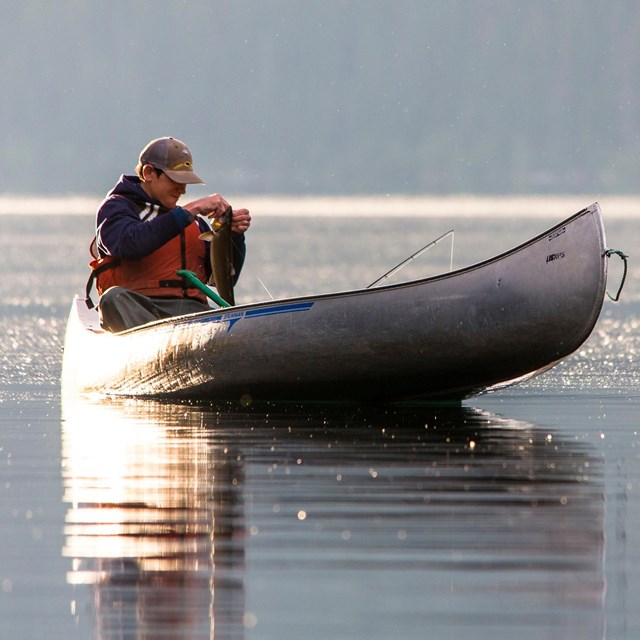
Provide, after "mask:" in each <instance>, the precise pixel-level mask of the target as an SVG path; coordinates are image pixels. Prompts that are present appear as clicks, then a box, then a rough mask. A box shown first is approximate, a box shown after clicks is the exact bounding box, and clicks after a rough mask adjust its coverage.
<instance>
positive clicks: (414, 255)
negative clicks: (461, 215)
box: [367, 229, 454, 289]
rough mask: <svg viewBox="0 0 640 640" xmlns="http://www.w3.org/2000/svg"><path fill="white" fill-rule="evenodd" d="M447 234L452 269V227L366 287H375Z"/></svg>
mask: <svg viewBox="0 0 640 640" xmlns="http://www.w3.org/2000/svg"><path fill="white" fill-rule="evenodd" d="M447 236H451V259H450V261H449V271H453V239H454V232H453V229H449V231H447V232H446V233H443V234H442V235H441V236H440V237H439V238H436V239H435V240H432V241H431V242H430V243H429V244H426V245H425V246H424V247H422V249H418V251H416V252H415V253H413V254H412V255H410V256H409V257H408V258H407V259H406V260H403V261H402V262H401V263H400V264H398V265H396V266H395V267H393V269H391V270H390V271H387V273H385V274H384V275H383V276H380V277H379V278H378V279H377V280H376V281H375V282H372V283H371V284H370V285H369V286H368V287H367V289H371V287H375V286H376V285H377V284H378V283H380V282H382V281H383V280H387V279H388V278H390V277H391V276H392V275H393V274H394V273H397V272H398V271H400V269H402V268H403V267H405V266H406V265H407V264H409V262H411V261H412V260H415V259H416V258H418V257H419V256H421V255H422V254H423V253H424V252H425V251H427V250H428V249H431V247H435V245H437V244H438V243H439V242H441V241H442V240H444V239H445V238H446V237H447Z"/></svg>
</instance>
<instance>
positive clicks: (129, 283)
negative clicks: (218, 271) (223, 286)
mask: <svg viewBox="0 0 640 640" xmlns="http://www.w3.org/2000/svg"><path fill="white" fill-rule="evenodd" d="M200 233H201V231H200V227H199V226H198V223H197V222H192V223H191V224H190V225H189V226H188V227H186V228H185V229H183V230H182V231H181V232H180V234H179V235H177V236H175V237H174V238H172V239H171V240H169V242H167V243H165V244H163V245H162V246H161V247H160V248H158V249H156V250H155V251H154V252H153V253H151V254H149V255H148V256H145V257H144V258H140V259H138V260H128V259H125V258H116V257H113V256H107V257H105V258H101V257H99V256H97V255H96V254H97V250H96V247H95V238H94V240H93V242H92V243H91V247H90V251H91V255H92V256H93V257H94V258H95V259H94V260H92V261H91V262H90V263H89V266H90V267H91V276H90V278H89V282H88V283H87V301H89V291H90V289H91V286H92V282H93V280H95V282H96V288H97V289H98V293H99V294H100V295H102V294H103V293H104V292H105V291H106V290H107V289H109V287H114V286H117V285H119V286H121V287H126V288H127V289H131V290H132V291H137V292H139V293H142V294H144V295H145V296H150V297H152V298H153V297H156V298H195V299H196V300H200V301H201V302H204V303H205V304H206V302H207V297H206V296H205V295H204V294H203V293H202V292H201V291H200V290H199V289H196V288H195V287H191V286H189V282H188V281H187V280H185V279H183V278H180V277H179V276H177V275H176V271H177V270H178V269H186V270H188V271H193V272H194V273H195V274H196V275H197V276H198V278H199V279H200V280H201V281H202V282H206V281H207V272H206V266H205V265H206V264H207V262H208V260H209V256H208V253H207V251H206V245H205V243H204V241H202V240H200V238H199V236H200Z"/></svg>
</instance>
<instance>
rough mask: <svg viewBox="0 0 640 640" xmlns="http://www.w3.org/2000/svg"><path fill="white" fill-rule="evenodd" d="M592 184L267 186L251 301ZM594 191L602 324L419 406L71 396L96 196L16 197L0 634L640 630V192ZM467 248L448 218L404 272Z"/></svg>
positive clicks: (244, 281)
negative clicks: (528, 374) (329, 191)
mask: <svg viewBox="0 0 640 640" xmlns="http://www.w3.org/2000/svg"><path fill="white" fill-rule="evenodd" d="M576 203H577V204H576V206H574V207H571V208H568V209H566V210H564V211H562V213H561V214H559V215H558V214H557V210H558V208H559V207H558V203H557V202H550V203H548V204H547V205H544V206H543V208H542V209H540V208H535V207H534V208H533V209H531V208H528V209H526V210H525V212H524V213H522V210H521V209H519V208H517V207H516V206H515V204H514V205H513V210H512V211H511V210H509V209H508V207H507V208H506V209H505V206H504V203H502V204H500V203H497V204H496V207H495V209H494V211H498V210H499V211H500V215H496V216H493V215H490V212H491V208H489V213H487V212H486V211H485V210H484V209H483V208H482V207H479V206H477V207H476V208H475V209H473V206H472V205H473V203H471V205H469V203H466V204H465V206H467V207H470V212H471V213H472V214H473V215H457V214H456V208H455V206H454V207H452V210H451V211H442V210H439V211H438V212H437V215H420V203H419V202H415V201H414V202H412V203H411V209H410V210H409V209H408V208H407V209H403V207H402V206H400V207H399V208H398V209H397V210H392V208H390V213H389V215H384V213H385V211H384V207H382V211H376V212H375V213H376V215H373V216H367V215H366V214H367V206H368V204H367V203H366V202H364V201H361V202H358V201H347V202H345V201H336V202H335V203H331V202H329V205H330V206H329V207H328V209H327V214H330V215H321V214H320V213H319V212H318V209H321V208H322V207H321V206H319V205H318V203H317V202H315V203H314V202H311V201H306V202H302V203H298V204H297V205H296V203H295V202H294V203H288V204H287V207H286V213H287V214H288V215H286V216H276V215H270V214H269V212H268V211H266V209H267V208H268V207H267V206H266V205H265V212H264V213H265V215H263V216H262V217H261V210H260V203H259V202H257V203H256V204H255V205H252V206H253V213H254V224H253V227H252V229H251V232H250V235H249V238H248V240H249V252H250V253H249V258H248V261H247V264H246V268H245V271H244V272H243V274H242V278H241V282H240V285H239V287H238V290H237V298H238V299H239V300H241V301H249V300H258V299H265V298H267V297H268V294H267V293H266V292H265V287H266V289H268V290H269V292H270V293H271V294H272V295H273V296H276V297H280V296H286V295H295V294H302V293H311V292H318V291H330V290H339V289H347V288H351V287H360V286H366V285H368V284H369V283H371V282H373V281H374V280H375V279H376V278H378V277H379V276H380V275H382V274H383V273H385V272H386V271H387V270H389V269H390V268H391V267H393V266H394V265H395V264H397V263H399V262H400V261H401V260H403V259H404V258H406V257H408V256H409V255H410V254H411V253H413V252H414V251H416V250H417V249H419V248H420V247H422V246H423V245H425V244H426V243H427V242H429V241H430V240H432V239H434V238H436V237H438V236H440V235H441V234H442V233H444V232H445V231H447V230H449V229H452V228H453V229H454V230H455V242H454V246H453V265H454V267H460V266H463V265H466V264H470V263H472V262H476V261H478V260H481V259H484V258H488V257H490V256H491V255H494V254H496V253H499V252H501V251H504V250H506V249H508V248H510V247H512V246H514V245H517V244H520V243H521V242H523V241H524V240H526V239H528V238H529V237H530V236H533V235H537V234H538V233H540V232H542V231H544V230H545V229H547V228H548V227H550V226H551V225H552V224H554V223H555V222H557V221H559V220H560V219H562V218H563V217H566V216H568V215H570V214H572V213H574V212H575V211H576V210H578V209H579V208H581V207H582V206H586V205H588V204H590V200H585V201H581V200H580V199H576ZM321 204H322V203H321ZM326 204H327V203H326V202H325V203H324V205H322V206H326ZM45 205H46V203H45ZM51 206H52V209H53V208H54V203H53V202H52V204H51ZM500 206H501V207H502V208H500ZM601 206H602V209H603V214H604V217H605V225H606V230H607V240H608V243H607V244H608V246H609V247H610V248H614V249H621V250H623V251H625V253H628V254H630V260H629V274H628V279H627V284H626V285H625V288H624V290H623V293H622V298H621V301H620V302H619V303H617V304H616V303H613V302H611V301H609V300H607V301H606V302H605V306H604V309H603V312H602V315H601V318H600V320H599V322H598V324H597V326H596V329H595V331H594V333H593V334H592V336H591V337H590V338H589V340H588V341H587V342H586V343H585V345H584V346H583V347H582V348H581V349H580V350H579V351H578V352H577V353H575V354H574V355H573V356H571V357H570V358H568V359H567V360H566V361H565V362H563V363H562V364H561V365H559V366H558V367H556V368H555V369H553V370H552V371H550V372H548V373H547V374H545V375H543V376H541V377H539V378H536V379H534V380H532V381H530V382H528V383H527V384H526V385H523V386H520V387H513V388H511V389H507V390H503V391H501V392H498V393H494V394H490V395H485V396H481V397H477V398H472V399H470V400H468V401H466V402H465V403H464V404H463V406H462V407H461V408H458V409H456V408H453V409H452V408H448V409H424V410H419V411H417V410H391V409H389V410H384V409H376V410H374V409H372V408H369V407H365V406H362V407H353V408H350V409H348V410H345V409H339V408H338V407H327V406H324V407H313V408H309V407H306V408H305V407H297V406H288V407H273V409H272V411H270V412H269V413H243V412H241V411H239V410H238V411H230V410H228V409H227V408H224V409H223V408H220V407H215V406H202V405H200V406H190V405H184V404H182V405H180V404H162V403H153V402H141V401H119V402H115V401H114V402H97V401H93V402H91V401H89V400H86V401H78V400H74V401H71V400H69V399H68V398H67V399H65V398H63V397H61V392H60V386H59V375H60V362H61V348H62V343H63V333H64V326H65V322H66V315H67V313H68V309H69V306H70V303H71V299H72V297H73V295H74V294H76V293H78V292H81V291H82V289H83V287H84V283H85V280H86V275H87V272H86V263H87V261H88V260H87V248H88V245H89V241H90V240H91V237H92V226H93V217H92V215H91V214H81V213H77V214H75V215H66V214H64V213H62V214H60V213H56V214H50V213H48V211H47V210H44V209H43V210H42V212H41V214H40V215H27V214H21V215H16V214H13V215H12V214H11V212H7V213H4V214H2V215H0V230H1V233H0V265H1V272H2V300H1V301H0V332H1V335H2V341H1V343H0V539H1V540H2V545H0V621H1V625H0V638H1V639H4V638H7V639H9V638H11V639H15V638H24V639H27V638H29V639H31V638H47V639H49V640H51V639H58V638H60V639H62V638H64V639H69V638H87V639H88V638H104V639H114V638H154V639H155V638H191V639H196V638H197V639H199V638H216V639H217V640H220V639H236V638H238V639H239V638H243V639H246V640H252V639H260V640H265V639H269V640H270V639H276V638H277V639H282V638H305V639H307V640H314V639H322V640H326V639H328V638H332V639H345V640H347V639H348V640H365V639H367V640H368V639H385V640H387V639H389V640H391V639H397V638H402V639H403V640H406V639H411V640H413V639H418V638H420V639H422V638H429V639H437V640H439V639H444V638H447V639H449V638H462V637H466V638H473V639H481V640H484V639H489V638H491V639H495V638H500V639H503V638H504V639H509V640H511V639H513V638H518V639H519V640H529V639H536V640H537V639H545V640H546V639H562V640H590V639H596V638H598V639H602V638H610V639H627V638H628V639H636V638H638V637H640V544H639V543H640V534H639V531H640V460H639V457H640V433H639V432H640V366H639V350H640V331H639V327H640V284H639V282H640V279H639V276H640V260H638V259H637V258H636V257H635V255H634V254H635V253H636V251H637V247H638V246H640V203H639V206H637V207H635V211H636V212H637V215H634V214H633V211H634V209H633V206H631V207H630V206H629V203H627V205H626V208H623V207H621V206H620V203H619V202H618V201H613V200H612V201H611V205H610V206H608V202H607V199H606V198H604V199H601ZM55 207H57V208H58V209H59V207H60V203H58V202H57V203H55ZM62 207H63V209H62V210H63V211H64V203H63V205H62ZM69 207H70V208H71V204H70V205H69ZM256 207H257V208H256ZM296 207H298V208H296ZM545 207H546V208H545ZM426 209H427V207H426V205H425V210H426ZM18 210H20V209H19V207H18V205H16V211H18ZM474 211H475V213H474ZM629 211H631V213H629ZM403 212H404V213H405V214H406V215H401V214H402V213H403ZM465 213H469V211H467V210H465ZM450 260H451V241H450V240H448V241H446V242H442V243H441V244H439V245H438V246H437V247H435V248H434V249H433V250H432V251H430V252H428V253H427V254H425V255H423V256H421V257H420V258H419V259H418V260H415V261H414V262H413V263H412V264H411V265H410V266H408V267H407V268H406V269H404V270H403V271H401V272H400V274H398V276H399V277H400V278H409V277H411V276H415V275H428V274H433V273H436V272H438V271H443V270H447V269H448V268H449V263H450ZM621 272H622V270H621V262H620V261H619V260H617V259H615V260H614V259H612V260H611V264H610V274H609V289H610V291H611V292H612V293H614V292H615V290H616V289H617V287H618V284H619V282H620V276H621ZM90 357H91V354H87V358H90ZM96 366H99V364H98V363H96Z"/></svg>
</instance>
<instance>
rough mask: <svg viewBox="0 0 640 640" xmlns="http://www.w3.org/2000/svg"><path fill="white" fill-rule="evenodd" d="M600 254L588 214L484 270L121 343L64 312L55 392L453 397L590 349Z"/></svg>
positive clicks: (602, 279) (596, 225)
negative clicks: (87, 358)
mask: <svg viewBox="0 0 640 640" xmlns="http://www.w3.org/2000/svg"><path fill="white" fill-rule="evenodd" d="M604 251H605V239H604V228H603V224H602V219H601V215H600V210H599V207H598V205H597V204H594V205H592V206H591V207H589V208H587V209H585V210H583V211H581V212H579V213H578V214H576V215H575V216H572V217H571V218H569V219H567V220H566V221H564V222H563V223H561V224H560V225H557V226H556V227H554V228H553V229H550V230H549V231H547V232H545V233H544V234H542V235H540V236H538V237H537V238H534V239H533V240H531V241H529V242H527V243H525V244H523V245H521V246H520V247H517V248H515V249H513V250H512V251H509V252H507V253H505V254H502V255H500V256H497V257H495V258H492V259H491V260H487V261H485V262H482V263H480V264H478V265H474V266H472V267H468V268H466V269H461V270H459V271H455V272H452V273H449V274H445V275H441V276H436V277H433V278H427V279H423V280H416V281H412V282H408V283H403V284H400V285H390V286H384V287H379V288H377V289H363V290H356V291H349V292H342V293H336V294H328V295H321V296H308V297H302V298H295V299H287V300H282V301H276V302H269V303H260V304H255V305H246V306H239V307H234V308H232V309H229V310H215V311H213V310H212V311H211V312H206V313H204V314H195V315H192V316H185V317H183V318H179V319H172V320H170V321H162V322H158V323H154V324H153V325H147V326H146V327H141V328H138V329H135V330H132V331H129V332H126V333H124V334H119V335H111V334H106V333H99V332H95V331H89V330H87V329H86V328H84V326H83V323H82V321H81V319H80V318H79V317H78V316H77V314H76V312H75V309H72V313H71V315H70V320H69V325H68V331H67V339H66V341H65V358H64V363H63V383H64V384H65V386H68V387H71V388H73V389H75V390H77V391H81V392H99V393H106V394H118V395H135V396H150V397H151V396H152V397H176V398H203V399H212V400H232V401H237V400H241V399H242V401H243V402H261V401H270V400H296V401H308V400H329V401H341V400H344V401H410V400H440V399H443V400H444V399H446V400H451V399H453V400H456V399H462V398H464V397H467V396H469V395H474V394H477V393H480V392H482V391H484V390H485V389H487V388H489V387H491V386H493V385H496V384H501V383H504V382H506V381H509V380H512V379H515V378H520V377H522V376H526V375H531V374H535V373H536V372H538V371H541V370H544V369H546V368H548V367H550V366H552V365H553V364H554V363H556V362H558V361H560V360H561V359H563V358H564V357H566V356H567V355H569V354H570V353H572V352H573V351H575V350H576V349H577V348H578V347H579V346H580V345H581V344H582V343H583V342H584V341H585V340H586V338H587V337H588V336H589V334H590V333H591V331H592V329H593V327H594V325H595V322H596V321H597V318H598V315H599V313H600V310H601V307H602V302H603V298H604V292H605V287H606V257H605V256H604ZM82 304H83V302H82V301H78V305H79V306H81V305H82ZM87 353H92V354H96V355H97V356H98V360H96V359H95V356H92V364H93V367H92V368H91V370H87V367H83V366H82V365H81V364H79V362H78V360H79V359H80V360H82V358H83V357H84V355H85V354H87ZM98 362H99V365H98V364H97V363H98Z"/></svg>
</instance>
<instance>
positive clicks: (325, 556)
mask: <svg viewBox="0 0 640 640" xmlns="http://www.w3.org/2000/svg"><path fill="white" fill-rule="evenodd" d="M602 465H603V463H602V460H600V459H598V458H597V457H596V455H595V453H594V450H593V448H592V447H591V446H590V445H589V444H588V443H587V442H584V441H580V440H576V439H573V438H570V437H563V435H561V434H559V433H557V432H550V431H548V430H544V429H542V428H540V427H536V426H534V425H531V424H528V423H522V422H518V421H514V420H508V419H504V418H500V417H498V416H495V415H491V414H486V413H482V412H479V411H476V410H473V409H467V408H462V409H433V410H428V411H420V412H416V411H408V410H406V411H403V410H393V411H391V410H389V411H382V410H381V411H376V412H373V411H371V412H369V411H364V410H349V411H345V410H335V411H328V410H313V411H311V410H309V409H305V410H303V409H301V408H299V407H291V408H289V409H287V410H283V409H282V408H280V409H278V410H277V411H275V412H274V413H271V414H261V415H256V414H242V413H219V412H216V411H214V410H212V409H210V408H206V407H199V406H185V405H165V404H155V403H149V402H134V401H131V402H118V403H114V404H108V403H107V404H104V403H103V404H100V403H89V402H74V403H67V404H66V405H65V407H64V421H63V474H64V482H65V488H66V491H65V501H66V502H67V503H68V512H67V523H66V546H65V549H64V553H65V555H67V556H68V557H69V558H70V559H71V566H70V572H69V576H68V580H69V582H71V583H73V584H77V585H79V587H78V589H79V590H82V589H87V587H84V586H80V585H90V587H89V588H90V589H91V593H92V594H93V595H92V601H91V606H92V607H93V609H94V611H93V614H94V616H95V628H96V636H97V637H98V638H105V639H106V638H163V637H167V638H168V637H171V638H181V637H182V638H183V637H189V638H214V637H215V638H217V639H218V640H219V639H220V638H223V639H226V638H252V637H256V638H258V637H259V638H270V637H305V638H323V639H324V638H327V637H350V638H365V637H366V638H388V637H424V633H425V629H426V628H428V629H429V637H432V638H440V637H456V634H458V633H462V632H467V633H468V632H469V631H470V630H473V637H474V638H476V639H478V638H495V637H514V635H515V634H516V633H517V634H518V637H519V638H576V637H580V638H581V639H589V638H601V637H603V633H604V631H603V622H602V621H603V606H604V603H603V599H604V578H603V560H604V558H603V553H604V551H603V549H604V545H603V543H604V540H603V538H604V534H603V526H604V524H603V520H604V487H603V477H602V473H603V470H602ZM80 598H81V593H79V594H78V599H79V600H80ZM74 606H75V610H76V615H78V616H79V617H80V616H82V615H85V614H84V612H83V611H81V610H80V609H81V608H82V607H80V606H79V605H78V604H75V605H74ZM391 634H393V635H391ZM510 634H514V635H510Z"/></svg>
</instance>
